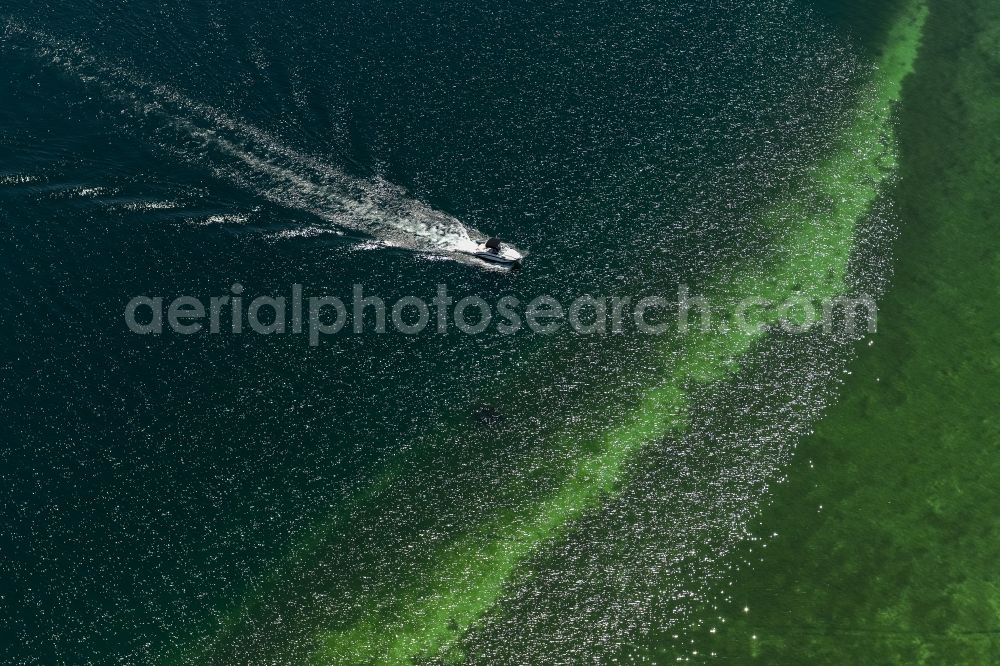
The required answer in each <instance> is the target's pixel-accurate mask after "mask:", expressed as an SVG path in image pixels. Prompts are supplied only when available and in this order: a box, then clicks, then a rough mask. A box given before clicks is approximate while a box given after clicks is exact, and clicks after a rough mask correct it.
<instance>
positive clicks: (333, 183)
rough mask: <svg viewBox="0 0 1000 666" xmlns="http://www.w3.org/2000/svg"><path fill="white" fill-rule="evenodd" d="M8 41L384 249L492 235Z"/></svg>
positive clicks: (191, 107) (9, 32)
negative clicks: (364, 236)
mask: <svg viewBox="0 0 1000 666" xmlns="http://www.w3.org/2000/svg"><path fill="white" fill-rule="evenodd" d="M5 32H6V36H7V37H11V36H20V37H23V38H26V41H27V42H28V44H29V50H30V51H31V52H33V53H34V55H35V56H36V57H39V58H42V59H44V60H46V61H48V62H51V63H52V64H54V65H56V66H57V67H59V68H60V69H62V70H63V71H65V72H67V73H69V74H71V75H73V76H75V77H77V78H79V79H80V80H81V81H84V82H86V83H88V84H90V85H94V86H96V87H99V88H100V89H101V90H102V92H103V93H104V94H105V95H106V96H107V97H108V98H110V99H113V100H115V101H117V102H119V103H123V104H125V105H126V106H127V107H130V108H131V109H132V110H133V111H135V114H136V118H135V119H136V120H139V121H140V123H141V125H142V127H143V129H144V130H147V131H151V132H152V133H153V134H154V136H156V138H157V139H158V141H157V145H158V147H159V148H161V149H162V150H164V151H166V152H168V153H170V154H172V155H175V156H177V157H178V158H180V159H182V160H183V161H185V162H187V163H191V164H197V165H200V166H202V167H206V168H208V169H209V170H211V171H212V172H213V173H214V174H216V175H217V176H218V177H220V178H222V179H224V180H227V181H228V182H230V183H233V184H235V185H237V186H240V187H245V188H247V189H250V190H252V191H253V192H254V193H255V194H258V195H260V196H263V197H265V198H267V199H268V200H270V201H272V202H274V203H276V204H279V205H282V206H286V207H289V208H294V209H297V210H301V211H305V212H307V213H310V214H312V215H314V216H316V217H318V218H320V219H322V220H325V221H327V222H330V223H331V224H333V225H336V226H338V227H343V228H346V229H352V230H355V231H359V232H362V233H364V234H367V235H370V236H372V237H373V238H375V239H377V240H378V241H380V243H381V244H382V245H384V246H390V247H397V248H405V249H410V250H414V251H419V252H431V253H436V254H440V253H446V254H449V255H453V258H458V257H457V256H454V255H456V253H458V254H461V253H467V252H469V251H471V250H473V249H474V248H475V246H476V244H477V243H478V242H479V241H481V240H482V239H484V238H485V237H486V236H485V234H483V233H481V232H478V231H476V230H475V229H471V228H469V227H467V226H465V225H464V224H463V223H462V222H461V221H460V220H459V219H458V218H456V217H454V216H452V215H449V214H448V213H445V212H443V211H440V210H436V209H434V208H433V207H431V206H429V205H427V204H426V203H424V202H422V201H419V200H417V199H414V198H413V197H412V196H410V195H409V194H408V193H407V192H406V191H405V190H404V189H403V188H402V187H399V186H398V185H394V184H392V183H390V182H388V181H386V180H384V179H382V178H381V177H375V178H369V179H364V178H355V177H352V176H349V175H348V174H346V173H344V172H343V171H342V170H341V169H338V168H337V167H334V166H332V165H330V164H328V163H326V162H324V161H323V160H322V159H319V158H316V157H313V156H311V155H307V154H305V153H302V152H300V151H298V150H295V149H293V148H290V147H288V146H286V145H284V144H282V143H281V142H280V141H278V140H277V139H276V138H275V137H273V136H271V135H270V134H268V133H267V132H265V131H263V130H261V129H259V128H257V127H254V126H252V125H250V124H248V123H245V122H242V121H239V120H236V119H234V118H232V117H231V116H229V115H227V114H226V113H224V112H222V111H220V110H218V109H215V108H213V107H211V106H208V105H205V104H200V103H198V102H195V101H193V100H191V99H189V98H187V97H186V96H184V95H182V94H181V93H179V92H178V91H176V90H174V89H172V88H170V87H168V86H164V85H158V84H152V83H149V82H147V81H144V80H143V79H142V78H141V77H139V76H138V75H136V74H134V73H133V72H130V71H129V70H127V69H125V68H122V67H119V66H116V65H113V64H109V63H106V62H103V61H101V60H99V59H98V58H96V57H95V56H93V55H91V54H89V53H88V52H87V51H86V49H84V48H83V47H81V46H79V45H77V44H74V43H73V42H70V41H66V40H57V39H55V38H52V37H51V36H49V35H46V34H44V33H41V32H38V31H33V30H29V29H27V28H26V27H24V26H23V25H21V24H18V23H15V22H11V21H8V23H7V25H6V31H5Z"/></svg>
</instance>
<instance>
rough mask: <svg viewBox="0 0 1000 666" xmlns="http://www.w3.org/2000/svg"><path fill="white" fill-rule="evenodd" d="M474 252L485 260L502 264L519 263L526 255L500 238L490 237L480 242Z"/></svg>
mask: <svg viewBox="0 0 1000 666" xmlns="http://www.w3.org/2000/svg"><path fill="white" fill-rule="evenodd" d="M472 254H473V256H475V257H478V258H479V259H482V260H483V261H488V262H490V263H491V264H500V265H501V266H515V265H519V264H520V263H521V260H522V259H524V255H522V254H521V253H520V252H518V251H517V250H515V249H514V248H512V247H510V246H509V245H505V244H504V243H502V242H500V239H499V238H490V239H487V240H486V241H485V242H483V243H480V244H479V245H477V246H476V249H475V250H474V251H473V252H472Z"/></svg>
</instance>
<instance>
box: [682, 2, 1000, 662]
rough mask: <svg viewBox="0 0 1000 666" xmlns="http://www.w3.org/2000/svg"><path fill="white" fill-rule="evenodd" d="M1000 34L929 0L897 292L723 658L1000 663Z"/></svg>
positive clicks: (969, 12) (772, 527)
mask: <svg viewBox="0 0 1000 666" xmlns="http://www.w3.org/2000/svg"><path fill="white" fill-rule="evenodd" d="M998 35H1000V6H998V5H997V4H996V3H990V2H981V1H977V2H970V3H952V2H936V3H932V4H931V13H930V15H929V17H928V21H927V27H926V33H925V37H924V39H923V45H922V49H921V55H920V58H919V60H918V63H917V66H916V69H915V73H914V75H913V76H912V78H910V79H909V80H908V81H907V85H906V89H905V92H904V94H903V104H902V111H901V120H900V132H899V134H900V139H899V143H900V155H901V157H900V167H899V176H900V180H899V183H898V184H897V187H896V190H895V193H894V196H895V199H896V202H897V205H898V208H899V210H900V213H901V218H902V220H903V224H902V227H901V230H900V238H899V240H898V241H897V243H896V246H897V247H896V257H897V266H896V275H895V280H894V282H895V286H894V287H893V289H892V290H891V291H890V293H889V294H888V296H887V297H886V299H885V301H884V302H883V303H882V304H881V308H880V309H881V313H880V327H879V328H880V330H879V334H878V336H877V337H876V338H874V340H873V344H874V346H872V347H871V348H868V347H864V348H863V349H864V352H863V354H862V356H861V358H860V359H859V362H858V363H857V364H856V365H855V367H854V368H853V374H852V375H851V377H850V378H849V379H848V381H847V383H846V384H845V386H844V390H843V393H844V398H843V400H842V401H841V402H840V403H839V404H838V405H837V406H835V407H834V408H832V409H831V410H830V413H829V414H828V416H827V417H826V419H825V420H824V421H822V422H821V423H820V424H819V425H818V426H817V428H816V433H815V435H813V436H812V437H810V438H808V439H807V440H806V441H805V442H803V444H802V446H801V447H800V449H799V453H798V455H799V457H800V459H799V460H798V461H797V462H796V464H795V465H794V467H793V469H792V471H791V473H790V478H791V481H790V483H788V484H787V485H785V486H784V487H783V488H782V489H781V490H780V492H778V493H777V495H776V496H775V501H774V504H773V505H772V508H771V509H770V511H769V514H768V515H767V516H766V517H765V520H764V525H765V529H763V530H762V532H764V533H768V534H771V533H778V534H779V536H778V538H777V539H775V540H774V541H773V542H772V543H770V544H769V545H770V547H769V548H768V551H767V556H766V557H765V558H764V562H763V563H762V564H760V565H757V566H755V567H753V568H752V569H750V570H745V571H743V573H742V576H741V577H740V578H739V579H737V585H736V586H735V588H734V589H733V590H732V592H731V596H732V598H733V602H734V603H735V605H736V607H737V608H736V611H737V612H735V613H733V612H731V611H730V612H727V615H728V616H729V619H730V621H729V623H727V624H726V625H724V626H725V630H724V631H720V632H718V633H717V634H714V635H712V636H710V637H708V636H705V637H699V639H698V642H699V643H700V644H701V645H702V646H703V649H706V650H711V651H714V652H716V653H717V654H718V656H719V657H720V658H724V659H726V660H727V661H732V662H741V663H742V662H747V661H753V660H754V658H759V662H760V663H766V664H802V663H836V664H901V665H902V664H907V665H909V664H993V663H1000V638H998V637H1000V572H998V569H997V562H998V561H1000V540H998V537H997V535H998V534H1000V518H998V517H1000V498H998V494H997V490H996V487H997V479H998V478H1000V459H998V457H997V450H996V445H997V442H1000V418H998V416H997V414H998V409H997V407H998V405H1000V379H998V377H1000V374H998V369H1000V336H998V333H997V332H998V331H1000V315H998V313H997V310H996V307H995V303H996V298H997V295H998V292H997V289H998V285H1000V254H998V252H997V250H996V230H997V228H998V227H1000V214H998V211H1000V196H998V194H997V192H998V191H997V187H996V175H997V165H998V164H1000V133H998V131H997V130H998V128H1000V107H998V105H997V100H998V99H1000V75H998V71H1000V69H998V67H997V66H998V64H1000V39H998ZM803 507H810V508H811V509H812V510H808V509H805V510H804V509H803ZM820 507H822V508H820ZM744 606H747V607H748V608H749V610H750V612H749V613H747V614H744V613H742V608H743V607H744ZM724 612H725V611H724ZM734 615H735V617H733V616H734ZM751 636H756V639H753V640H751ZM748 646H751V647H748ZM668 654H669V656H673V652H671V651H669V650H664V654H663V656H668Z"/></svg>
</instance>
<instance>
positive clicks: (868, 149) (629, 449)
mask: <svg viewBox="0 0 1000 666" xmlns="http://www.w3.org/2000/svg"><path fill="white" fill-rule="evenodd" d="M925 17H926V8H925V6H924V5H923V4H914V5H913V6H912V7H911V8H910V9H909V10H908V11H907V12H906V13H905V14H904V15H903V17H902V18H901V19H900V20H899V21H898V22H897V23H896V24H895V25H894V27H893V29H892V31H891V33H890V34H889V36H888V38H887V46H886V49H885V52H884V54H883V56H882V57H881V58H880V60H879V62H878V64H877V67H876V68H875V70H874V72H873V74H872V77H871V80H870V81H869V83H868V85H867V86H866V87H865V89H864V90H863V91H862V95H861V98H860V102H859V105H858V109H857V112H856V116H855V117H854V118H853V119H852V120H851V122H850V124H849V127H848V129H847V130H846V131H845V133H844V135H843V137H842V138H841V141H840V142H839V147H838V149H837V150H836V151H835V152H834V153H833V154H832V155H830V156H829V157H827V158H826V159H824V160H822V161H820V162H819V163H818V164H816V165H815V167H814V169H813V172H812V174H811V175H810V177H809V178H808V179H807V180H806V182H805V183H803V184H802V187H801V190H800V191H799V192H798V194H797V195H796V196H795V197H793V198H791V199H789V200H786V201H783V202H781V203H780V204H778V205H776V206H775V207H774V208H773V209H772V211H771V212H770V213H768V218H767V220H766V222H767V223H768V224H769V225H770V226H772V227H774V228H775V229H777V230H779V237H780V238H781V239H782V240H781V241H780V244H779V247H778V250H777V252H776V254H775V256H774V257H773V259H772V261H770V262H769V263H770V265H771V266H773V268H772V269H771V270H770V271H769V272H767V273H766V274H764V275H761V274H759V273H756V272H751V273H746V274H744V275H741V276H739V277H737V278H736V279H735V280H732V281H730V282H726V283H720V284H717V285H714V286H713V287H711V288H710V289H709V290H707V295H709V296H710V297H711V298H712V299H713V300H715V301H717V302H723V303H729V304H730V310H729V311H728V312H727V313H726V314H725V315H724V316H723V317H722V319H723V320H724V321H735V320H736V319H737V317H736V316H735V312H734V310H733V309H734V308H736V307H737V306H736V303H737V302H738V301H740V300H744V299H760V300H761V301H769V302H774V303H777V302H781V301H784V300H786V299H789V298H792V297H804V298H808V299H823V298H829V297H833V296H837V295H840V294H843V293H844V292H845V291H846V286H845V282H844V275H845V272H846V267H847V263H848V260H849V258H850V254H851V249H852V247H853V243H854V231H855V226H856V224H857V223H858V222H859V221H860V220H861V219H863V217H864V216H865V215H866V214H867V213H868V212H869V210H870V208H871V205H872V204H873V202H874V201H875V199H876V198H877V196H878V195H879V193H880V190H881V187H882V185H883V183H884V181H885V180H886V179H887V178H888V177H889V176H890V175H891V174H892V173H893V170H894V167H895V165H896V156H895V144H894V140H893V132H892V110H893V105H894V103H895V102H896V101H897V100H898V99H899V95H900V91H901V87H902V81H903V79H904V78H905V77H906V76H907V74H908V73H909V72H910V70H911V68H912V64H913V60H914V58H915V56H916V52H917V49H918V47H919V42H920V33H921V27H922V25H923V21H924V19H925ZM817 202H819V203H818V204H817ZM747 315H748V318H747V323H748V324H749V325H748V326H725V327H717V328H716V330H713V331H709V332H702V333H698V334H694V335H692V336H690V337H689V338H688V339H686V340H685V341H684V343H683V350H682V353H680V354H674V355H673V356H672V357H673V358H676V359H679V360H678V361H675V362H672V363H671V362H669V361H668V362H667V367H668V370H667V371H666V372H665V376H664V379H663V380H662V382H661V383H660V384H659V385H658V386H655V387H653V388H651V389H649V390H648V391H647V392H646V394H645V397H644V398H643V400H642V401H641V404H640V405H639V406H638V407H636V408H635V409H634V410H633V412H632V413H631V415H630V416H629V417H628V418H627V419H626V420H625V422H624V423H623V424H622V425H620V426H617V427H615V428H613V429H611V430H609V431H607V432H605V433H603V434H602V435H600V436H599V438H598V441H597V442H596V446H594V445H593V444H594V442H591V446H587V447H584V448H586V449H587V450H593V451H594V453H591V454H587V455H583V456H581V457H580V458H579V459H578V460H577V461H576V462H575V463H574V465H573V466H572V467H571V469H570V471H569V473H568V474H566V476H565V478H564V480H563V482H562V483H561V485H560V486H559V487H558V489H557V490H556V491H555V492H554V493H552V494H551V495H550V496H549V497H547V498H545V499H543V500H542V501H540V502H538V503H537V504H536V505H535V506H533V507H531V508H529V509H528V510H526V511H524V512H521V513H519V514H518V515H508V516H502V517H500V518H499V519H498V520H497V521H495V522H491V523H490V524H487V525H484V526H483V527H482V528H481V529H479V530H476V531H475V532H474V533H472V534H470V535H467V536H466V537H464V538H462V539H459V540H458V541H456V542H454V543H453V544H451V545H449V546H447V547H445V548H444V549H443V551H442V552H441V554H440V556H439V557H437V558H436V560H435V562H436V563H435V566H434V567H433V569H432V570H430V571H428V572H427V574H426V575H425V576H424V577H422V578H421V579H419V580H414V581H411V582H410V583H409V585H408V587H406V588H404V589H400V590H398V594H396V595H394V596H393V598H391V599H389V598H386V599H378V600H375V601H373V602H371V603H370V604H368V605H367V606H366V607H365V608H364V609H362V610H361V611H360V612H359V616H360V617H361V618H363V619H360V620H358V621H357V622H355V623H354V624H352V625H350V626H348V627H345V628H343V629H337V630H331V631H326V632H322V633H321V635H320V636H319V638H318V643H319V645H320V647H319V648H318V649H317V650H316V652H315V653H314V654H313V655H312V659H311V660H310V661H312V662H313V663H317V664H356V663H369V664H410V663H414V662H415V661H416V662H420V661H424V660H434V659H438V660H443V661H446V662H448V661H453V660H459V659H461V657H462V653H461V649H460V641H461V638H462V636H463V635H464V634H465V633H466V632H467V631H468V630H469V629H470V628H471V627H473V626H474V625H475V624H476V623H477V622H478V621H479V620H480V619H481V618H482V617H483V615H484V614H486V613H487V612H488V611H490V609H491V608H493V607H494V606H495V605H496V603H497V601H498V600H499V599H500V597H501V595H502V594H503V592H504V589H505V586H507V585H508V584H509V583H510V581H511V580H512V579H513V577H514V575H515V572H516V571H517V570H518V568H519V567H522V566H524V565H525V563H526V561H527V560H528V559H529V558H530V557H531V556H532V554H534V553H535V552H536V551H537V550H538V549H539V548H540V547H541V546H543V545H544V544H545V543H547V542H549V541H550V540H552V539H554V538H557V537H558V536H559V535H560V533H561V532H562V531H563V530H565V529H567V528H568V527H569V526H570V525H571V524H572V521H573V520H574V519H576V518H577V517H579V516H580V515H581V514H582V513H583V512H585V511H587V510H589V509H591V508H593V507H594V506H595V505H596V504H597V503H598V501H599V499H600V497H601V495H602V494H603V493H607V492H613V491H614V489H615V487H616V486H617V485H618V484H619V483H620V482H621V481H622V479H623V476H624V475H625V474H626V473H627V466H628V463H629V462H630V461H631V460H632V459H634V458H635V456H636V454H637V453H638V451H639V450H640V449H641V448H642V447H643V446H646V445H648V444H650V443H655V442H657V441H660V440H662V439H663V438H664V437H667V436H669V435H670V434H671V433H676V432H680V431H682V430H683V429H684V428H685V426H686V423H687V419H686V413H687V402H688V387H689V385H690V384H691V383H692V382H693V383H695V384H704V383H708V382H713V381H718V380H721V379H724V378H725V377H726V376H727V375H728V374H729V373H731V372H733V371H735V370H736V369H738V368H739V361H740V357H741V356H743V355H744V354H745V353H746V352H747V351H748V350H749V349H750V348H751V347H752V345H753V344H755V342H757V341H759V340H760V339H761V338H762V337H763V336H765V335H766V334H767V327H768V326H769V325H774V324H776V323H777V319H776V317H775V314H774V313H773V311H769V310H756V311H754V314H750V313H747ZM800 323H801V322H800Z"/></svg>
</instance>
